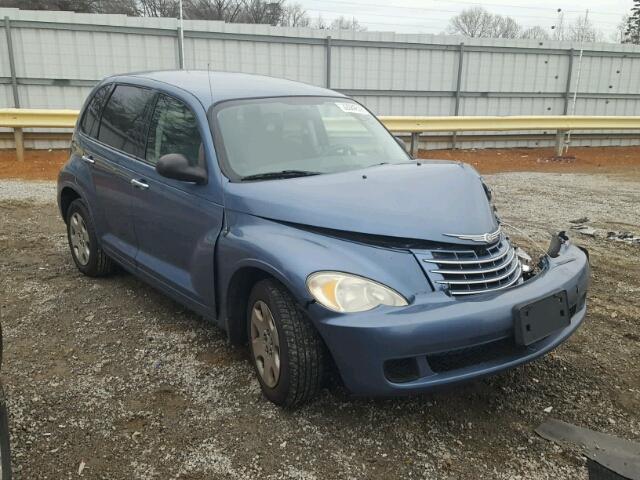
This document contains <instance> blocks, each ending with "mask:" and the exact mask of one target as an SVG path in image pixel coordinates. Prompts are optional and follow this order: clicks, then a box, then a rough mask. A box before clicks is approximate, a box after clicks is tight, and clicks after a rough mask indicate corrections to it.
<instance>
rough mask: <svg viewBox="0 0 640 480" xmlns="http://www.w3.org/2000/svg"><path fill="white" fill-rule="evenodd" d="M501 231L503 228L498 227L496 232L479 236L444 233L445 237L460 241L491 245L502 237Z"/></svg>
mask: <svg viewBox="0 0 640 480" xmlns="http://www.w3.org/2000/svg"><path fill="white" fill-rule="evenodd" d="M501 231H502V230H501V228H500V227H498V229H497V230H496V231H495V232H490V233H489V232H487V233H481V234H479V235H472V234H463V233H444V234H443V235H445V236H447V237H455V238H459V239H460V240H471V241H473V242H480V243H490V242H493V241H494V240H495V239H496V238H498V237H499V236H500V232H501Z"/></svg>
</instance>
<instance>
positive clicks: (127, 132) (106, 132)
mask: <svg viewBox="0 0 640 480" xmlns="http://www.w3.org/2000/svg"><path fill="white" fill-rule="evenodd" d="M154 96H155V93H154V91H153V90H149V89H146V88H141V87H134V86H130V85H117V86H116V88H115V90H114V91H113V93H112V94H111V97H109V101H108V102H107V105H106V106H105V108H104V111H103V112H102V119H101V121H100V129H99V133H98V140H100V141H101V142H103V143H106V144H107V145H110V146H112V147H114V148H116V149H118V150H122V151H123V152H126V153H128V154H130V155H133V156H135V157H143V156H144V144H145V135H146V127H147V122H146V118H147V114H148V112H149V110H150V106H151V101H152V100H153V98H154Z"/></svg>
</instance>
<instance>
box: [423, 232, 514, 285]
mask: <svg viewBox="0 0 640 480" xmlns="http://www.w3.org/2000/svg"><path fill="white" fill-rule="evenodd" d="M418 258H419V259H420V260H421V262H422V263H423V266H424V265H425V264H426V268H425V270H426V271H427V273H428V274H429V277H430V278H431V280H432V281H433V282H434V283H435V284H436V285H438V286H441V287H442V288H443V289H446V290H447V291H448V292H449V293H450V294H451V295H473V294H476V293H486V292H493V291H496V290H502V289H504V288H507V287H510V286H512V285H515V284H516V283H517V282H518V281H519V280H520V277H521V275H522V270H521V266H520V261H519V259H518V257H517V255H516V252H515V249H514V248H513V247H512V246H511V244H510V243H509V241H508V240H507V239H506V238H505V237H502V238H501V239H500V240H499V241H498V242H496V243H495V244H493V245H490V246H483V247H454V246H452V247H451V248H443V249H437V250H431V251H430V252H428V253H426V252H425V254H422V255H418Z"/></svg>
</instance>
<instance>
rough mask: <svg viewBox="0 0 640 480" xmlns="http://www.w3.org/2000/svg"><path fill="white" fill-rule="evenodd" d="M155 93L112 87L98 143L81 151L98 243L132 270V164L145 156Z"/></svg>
mask: <svg viewBox="0 0 640 480" xmlns="http://www.w3.org/2000/svg"><path fill="white" fill-rule="evenodd" d="M155 95H156V94H155V92H154V91H153V90H151V89H148V88H141V87H137V86H133V85H120V84H118V85H115V86H114V88H113V90H112V91H111V94H110V96H109V99H108V101H107V103H106V105H105V107H104V108H103V110H102V114H101V117H100V122H99V126H98V129H97V135H96V140H93V141H91V143H90V145H87V148H86V149H85V157H87V160H86V161H88V162H90V164H91V168H92V172H93V173H92V175H93V183H94V188H95V195H96V199H97V202H96V203H97V208H96V211H97V212H98V213H97V214H98V215H99V217H100V222H99V223H100V228H99V230H98V235H99V237H100V242H101V245H102V247H103V248H104V249H105V251H106V252H107V253H108V254H109V255H111V256H113V257H115V258H116V259H117V260H120V261H121V262H122V263H127V264H130V265H131V266H133V265H134V262H135V256H136V252H137V249H138V247H137V241H136V237H135V231H134V228H133V221H132V215H131V208H132V202H133V187H132V185H131V180H132V179H133V175H134V172H133V171H132V170H131V164H132V163H133V162H135V161H136V159H137V158H140V157H142V156H144V146H145V138H146V129H147V127H148V117H149V114H150V112H151V108H152V107H153V100H154V98H155Z"/></svg>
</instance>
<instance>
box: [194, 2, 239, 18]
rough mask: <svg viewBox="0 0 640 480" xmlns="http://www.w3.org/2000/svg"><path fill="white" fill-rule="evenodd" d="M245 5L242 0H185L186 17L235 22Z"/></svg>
mask: <svg viewBox="0 0 640 480" xmlns="http://www.w3.org/2000/svg"><path fill="white" fill-rule="evenodd" d="M243 7H244V3H243V2H242V1H241V0H189V1H187V2H185V6H184V9H185V12H184V13H185V17H186V18H192V19H197V20H222V21H224V22H229V23H233V22H235V21H236V19H237V18H238V16H239V15H240V13H242V10H243Z"/></svg>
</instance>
